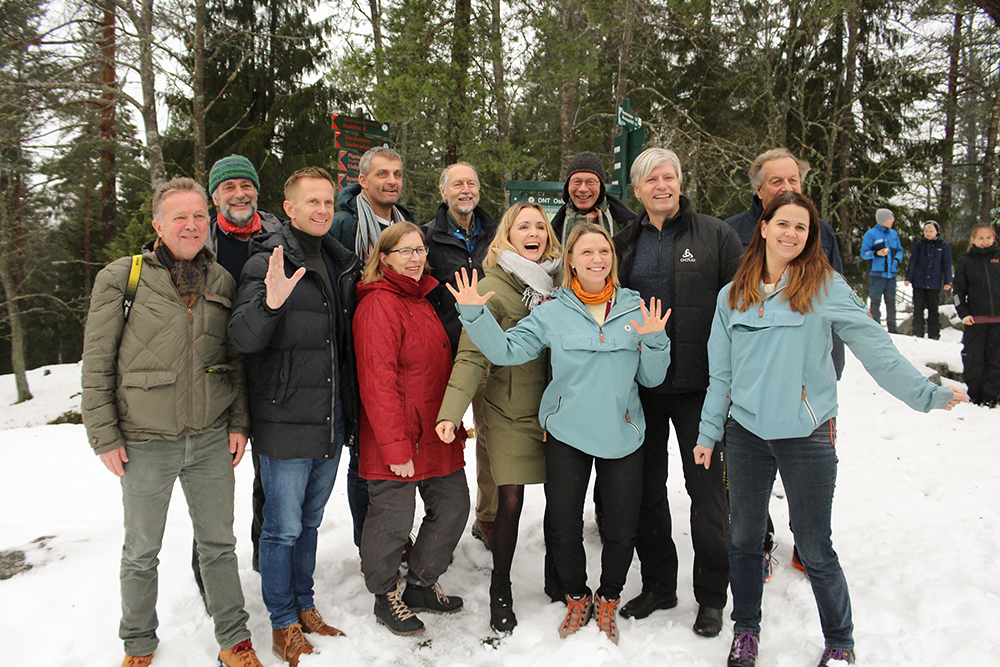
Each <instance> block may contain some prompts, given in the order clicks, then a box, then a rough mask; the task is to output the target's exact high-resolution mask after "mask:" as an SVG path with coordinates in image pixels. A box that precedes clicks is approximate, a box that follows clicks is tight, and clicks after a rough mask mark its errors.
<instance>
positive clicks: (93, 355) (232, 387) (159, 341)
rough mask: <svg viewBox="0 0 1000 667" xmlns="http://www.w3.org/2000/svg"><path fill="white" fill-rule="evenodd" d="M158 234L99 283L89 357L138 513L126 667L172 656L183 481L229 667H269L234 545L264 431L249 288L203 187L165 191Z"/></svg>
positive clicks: (89, 390)
mask: <svg viewBox="0 0 1000 667" xmlns="http://www.w3.org/2000/svg"><path fill="white" fill-rule="evenodd" d="M153 229H154V230H155V231H156V235H157V239H156V241H155V242H150V243H147V244H146V245H145V246H143V249H142V254H141V255H140V256H138V259H135V258H129V257H123V258H121V259H119V260H117V261H115V262H112V263H111V264H109V265H108V266H107V267H105V268H104V269H102V270H101V272H100V273H99V274H97V280H96V282H95V284H94V290H93V293H92V295H91V301H90V312H89V314H88V316H87V327H86V331H85V333H84V346H83V398H82V402H81V406H82V412H83V423H84V426H85V427H86V429H87V439H88V441H89V442H90V446H91V447H93V448H94V453H96V454H97V455H98V456H100V457H101V462H102V463H104V465H105V466H106V467H107V468H108V470H110V471H111V472H112V473H113V474H114V475H116V476H118V477H119V478H120V479H121V486H122V503H123V504H124V506H125V544H124V546H123V547H122V559H121V597H122V618H121V625H120V626H119V636H120V637H121V639H122V641H123V642H124V643H125V660H124V661H123V662H122V666H123V667H148V666H149V665H150V664H151V663H152V661H153V653H154V652H155V651H156V648H157V646H158V645H159V640H158V639H157V637H156V629H157V625H158V622H157V618H156V596H157V581H158V579H157V566H158V564H159V557H158V556H159V553H160V547H161V545H162V542H163V531H164V529H165V527H166V523H167V508H168V506H169V504H170V495H171V491H172V490H173V488H174V482H175V481H176V480H178V479H179V480H180V482H181V489H183V491H184V497H185V499H186V500H187V505H188V511H189V513H190V515H191V523H192V526H193V528H194V538H195V544H196V545H197V549H198V556H199V558H198V560H199V568H200V571H201V576H202V580H203V582H204V586H205V592H206V596H205V606H206V608H207V609H208V613H209V615H210V616H211V617H212V620H213V621H214V622H215V638H216V640H217V641H218V642H219V646H220V647H221V650H220V652H219V664H220V665H227V666H231V667H235V666H237V665H239V666H242V667H260V662H259V661H258V660H257V656H256V653H255V652H254V650H253V647H252V646H251V643H250V631H249V630H248V629H247V621H248V620H249V615H248V614H247V613H246V611H245V610H244V608H243V606H244V601H243V590H242V589H241V588H240V576H239V571H238V564H237V561H236V537H235V536H234V535H233V495H234V492H235V488H236V479H235V475H234V474H233V468H235V467H236V466H237V465H238V464H239V462H240V461H241V460H242V459H243V452H244V450H245V448H246V444H247V434H248V433H249V432H250V430H249V429H250V423H249V421H250V420H249V418H248V416H247V395H246V382H245V379H244V375H243V359H242V357H241V356H240V355H239V353H238V352H237V351H236V350H235V349H234V348H233V346H232V345H230V344H229V343H228V341H227V335H226V323H227V322H228V321H229V313H230V309H231V307H232V303H233V299H234V297H235V293H236V282H235V281H234V280H233V278H232V276H230V275H229V273H228V272H227V271H226V270H225V269H224V268H222V266H220V265H219V264H217V263H216V262H215V253H214V252H212V251H211V250H209V249H206V248H205V247H204V246H205V241H206V240H207V239H208V196H207V194H206V193H205V190H204V188H203V187H202V186H201V185H200V184H198V183H196V182H195V181H194V180H192V179H190V178H174V179H173V180H170V181H167V182H166V183H162V184H161V185H159V186H157V188H156V190H155V191H154V192H153ZM139 260H141V261H139ZM130 267H132V270H131V271H130ZM136 269H138V272H136ZM133 274H134V280H133V278H132V275H133ZM127 285H134V291H131V290H130V288H129V287H128V286H127ZM130 291H131V295H130ZM129 303H130V304H131V305H130V307H128V308H126V306H127V305H128V304H129Z"/></svg>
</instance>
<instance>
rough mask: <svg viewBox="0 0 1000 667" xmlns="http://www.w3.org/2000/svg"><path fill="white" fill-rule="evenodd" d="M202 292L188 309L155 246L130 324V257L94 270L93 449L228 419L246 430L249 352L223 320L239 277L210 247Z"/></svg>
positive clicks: (86, 394)
mask: <svg viewBox="0 0 1000 667" xmlns="http://www.w3.org/2000/svg"><path fill="white" fill-rule="evenodd" d="M205 252H206V255H208V257H209V259H210V260H212V261H209V263H208V266H207V267H206V268H205V281H204V286H203V288H202V293H201V295H200V296H199V297H198V300H197V302H196V303H195V305H194V306H193V307H192V308H191V309H190V310H188V307H187V306H186V305H185V303H184V301H183V300H182V299H181V297H180V294H179V293H178V292H177V288H176V287H175V286H174V283H173V282H172V281H171V280H170V272H169V271H168V270H167V268H166V267H165V266H163V264H161V263H160V262H159V260H157V258H156V255H154V254H153V252H152V251H151V246H150V244H147V246H146V247H145V248H143V253H142V273H141V274H140V277H139V286H138V289H137V290H136V295H135V302H134V304H133V306H132V312H131V314H130V315H129V319H128V322H127V323H126V322H125V318H124V315H123V311H122V300H123V298H124V294H125V283H126V281H127V280H128V274H129V268H130V266H131V258H129V257H122V258H121V259H118V260H116V261H114V262H112V263H111V264H109V265H108V266H106V267H104V268H103V269H102V270H101V272H100V273H98V274H97V280H96V281H95V282H94V289H93V292H92V293H91V296H90V313H89V314H88V316H87V326H86V329H85V331H84V339H83V397H82V401H81V404H82V412H83V423H84V426H85V427H86V429H87V439H88V441H89V442H90V446H91V447H93V448H94V451H95V453H97V454H104V453H106V452H110V451H111V450H114V449H117V448H119V447H122V446H123V445H125V442H126V441H127V440H128V441H136V440H177V439H179V438H181V437H183V436H187V435H197V434H200V433H204V432H206V431H208V430H211V429H214V428H219V427H221V426H223V425H227V424H228V430H229V432H230V433H242V434H243V435H247V434H248V433H249V426H250V423H249V422H250V420H249V416H248V415H247V397H246V382H245V380H244V376H243V357H242V356H241V355H240V354H239V353H238V352H236V350H235V349H233V348H232V346H231V345H229V343H228V336H227V334H226V325H227V323H228V322H229V314H230V311H231V310H232V306H233V298H234V297H235V292H236V283H235V281H234V280H233V278H232V276H230V275H229V272H228V271H226V270H225V269H224V268H222V266H220V265H219V264H217V263H216V262H215V261H214V258H215V255H214V253H212V252H211V251H210V250H207V249H206V251H205Z"/></svg>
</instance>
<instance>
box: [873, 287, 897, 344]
mask: <svg viewBox="0 0 1000 667" xmlns="http://www.w3.org/2000/svg"><path fill="white" fill-rule="evenodd" d="M871 279H872V282H871V286H870V287H869V289H868V297H869V298H870V299H871V311H872V317H873V318H875V321H876V322H878V323H879V324H881V323H882V298H883V297H885V325H886V328H887V329H889V333H896V277H895V276H893V277H892V278H883V277H881V276H872V277H871Z"/></svg>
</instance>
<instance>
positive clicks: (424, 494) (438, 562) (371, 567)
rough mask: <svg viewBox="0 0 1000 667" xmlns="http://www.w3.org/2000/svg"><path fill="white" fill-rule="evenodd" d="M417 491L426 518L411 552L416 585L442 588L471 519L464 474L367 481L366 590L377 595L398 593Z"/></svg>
mask: <svg viewBox="0 0 1000 667" xmlns="http://www.w3.org/2000/svg"><path fill="white" fill-rule="evenodd" d="M417 491H420V498H421V499H422V500H423V501H424V518H423V520H422V521H421V523H420V530H419V531H417V538H416V539H415V540H414V541H413V547H412V548H411V549H410V563H409V568H408V569H407V573H406V581H407V582H409V583H411V584H414V585H416V586H431V585H433V584H435V583H437V580H438V578H439V577H440V576H441V575H442V574H444V572H445V570H447V569H448V566H449V565H450V564H451V557H452V554H454V553H455V547H456V546H457V545H458V541H459V539H460V538H461V537H462V531H463V530H464V529H465V523H466V521H467V520H468V518H469V507H470V506H471V501H470V500H469V483H468V482H467V481H466V479H465V469H460V470H456V471H455V472H453V473H451V474H450V475H445V476H444V477H429V478H427V479H423V480H420V481H418V482H413V481H406V480H404V479H403V478H402V477H400V478H398V479H372V480H369V481H368V497H369V498H370V502H371V505H370V506H369V507H368V517H367V518H366V519H365V532H364V534H363V535H362V537H361V558H362V560H363V561H364V564H365V585H366V586H367V587H368V590H369V592H371V593H374V594H375V595H385V594H386V593H389V592H391V591H392V590H393V589H395V588H396V584H397V582H398V581H399V566H400V564H401V563H402V561H403V548H404V547H405V546H406V541H407V539H408V538H409V536H410V530H411V529H412V528H413V514H414V512H415V511H416V508H417V495H416V494H417Z"/></svg>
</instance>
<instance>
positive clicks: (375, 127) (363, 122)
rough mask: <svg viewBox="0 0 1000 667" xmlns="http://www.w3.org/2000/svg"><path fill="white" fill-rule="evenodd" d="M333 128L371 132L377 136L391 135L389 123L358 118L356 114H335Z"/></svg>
mask: <svg viewBox="0 0 1000 667" xmlns="http://www.w3.org/2000/svg"><path fill="white" fill-rule="evenodd" d="M333 129H335V130H341V131H349V132H355V133H358V134H370V135H373V136H376V137H388V136H389V124H388V123H380V122H378V121H377V120H369V119H367V118H358V117H356V116H345V115H344V114H339V113H335V114H333Z"/></svg>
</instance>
